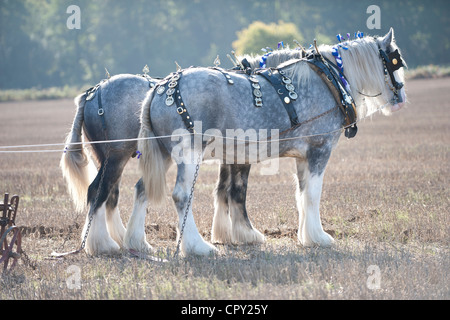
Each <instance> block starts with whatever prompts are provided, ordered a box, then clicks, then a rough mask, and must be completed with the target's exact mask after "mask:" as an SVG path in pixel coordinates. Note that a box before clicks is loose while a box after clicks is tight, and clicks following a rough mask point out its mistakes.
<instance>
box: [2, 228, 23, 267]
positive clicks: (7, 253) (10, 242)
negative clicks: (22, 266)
mask: <svg viewBox="0 0 450 320" xmlns="http://www.w3.org/2000/svg"><path fill="white" fill-rule="evenodd" d="M0 241H1V244H2V248H1V251H0V252H1V258H0V264H2V263H3V272H5V271H7V270H11V269H12V268H14V267H15V266H16V264H17V261H18V260H19V258H20V253H21V252H22V235H21V233H20V229H19V228H18V227H17V226H11V227H9V228H8V229H7V230H6V231H5V232H4V233H3V235H2V237H1V239H0ZM10 262H11V263H10ZM8 265H9V269H8Z"/></svg>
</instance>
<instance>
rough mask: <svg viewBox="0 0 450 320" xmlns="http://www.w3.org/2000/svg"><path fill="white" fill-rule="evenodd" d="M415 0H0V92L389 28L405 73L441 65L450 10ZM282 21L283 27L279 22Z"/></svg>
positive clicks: (442, 1) (157, 70)
mask: <svg viewBox="0 0 450 320" xmlns="http://www.w3.org/2000/svg"><path fill="white" fill-rule="evenodd" d="M447 2H448V0H433V1H432V3H430V5H426V4H425V3H423V2H421V1H418V0H401V1H390V0H361V1H354V0H338V1H333V0H321V1H316V2H311V1H308V0H296V1H281V0H248V1H240V0H227V1H211V0H195V1H182V0H133V1H114V0H104V1H89V0H77V1H72V0H0V89H17V88H21V89H24V88H32V87H34V88H36V89H42V88H48V87H63V86H65V85H68V86H81V85H84V84H85V83H89V84H91V85H94V84H96V83H98V81H100V80H101V79H102V78H104V75H105V71H104V70H105V68H107V69H108V70H109V71H110V72H111V74H113V75H114V74H119V73H140V72H141V71H142V68H143V67H144V66H145V65H146V64H147V65H148V66H149V68H150V72H149V74H150V75H152V76H155V77H157V76H165V75H167V74H168V73H170V72H172V71H174V70H175V65H174V61H177V62H178V63H179V64H180V65H181V66H182V67H188V66H191V65H203V66H207V65H212V63H213V60H214V58H215V57H216V56H217V55H220V57H221V61H222V65H221V66H222V67H225V68H227V67H231V63H230V62H229V61H228V59H226V58H225V56H226V54H227V53H229V52H230V51H231V50H232V49H233V48H235V49H236V50H237V52H238V53H244V52H245V53H250V52H253V53H257V54H260V53H261V51H260V49H261V48H262V47H267V46H271V47H275V46H276V45H277V43H278V42H279V41H284V42H285V43H289V44H290V45H291V46H293V44H292V40H293V39H296V40H298V41H299V42H300V43H301V44H302V45H304V46H306V47H308V46H309V44H311V43H312V41H313V39H314V38H316V39H317V41H318V43H330V44H331V43H335V42H336V38H335V35H336V34H337V33H341V34H345V33H347V32H350V33H351V34H353V33H354V32H356V31H358V30H360V31H362V32H364V33H365V34H370V35H376V34H378V35H382V34H385V33H386V32H387V31H388V30H389V28H390V27H391V26H392V27H394V29H395V36H396V39H397V42H398V44H399V46H400V47H401V48H402V54H403V56H404V58H405V60H406V62H407V63H408V65H409V67H411V68H414V67H417V66H418V65H428V64H434V65H443V64H444V65H448V64H450V58H449V55H448V52H449V49H450V40H449V38H450V37H449V35H450V21H449V17H450V6H449V5H448V3H447ZM372 4H376V5H378V6H379V7H380V10H381V20H382V21H381V27H382V28H381V30H368V29H367V27H366V20H367V18H368V17H369V15H368V14H367V13H366V10H367V7H368V6H369V5H372ZM69 5H77V6H79V7H80V11H81V29H79V30H77V29H68V28H67V25H66V22H67V19H68V18H69V17H70V14H68V13H67V12H66V11H67V7H68V6H69ZM279 21H283V22H279Z"/></svg>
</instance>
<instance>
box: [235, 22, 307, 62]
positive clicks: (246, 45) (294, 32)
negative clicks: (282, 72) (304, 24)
mask: <svg viewBox="0 0 450 320" xmlns="http://www.w3.org/2000/svg"><path fill="white" fill-rule="evenodd" d="M237 36H238V39H237V40H236V41H234V42H233V44H232V46H233V48H234V49H235V50H236V53H237V54H238V55H243V54H245V53H247V54H261V48H265V47H267V46H269V47H272V48H276V47H277V44H278V42H280V41H283V42H284V43H285V44H288V43H293V42H292V41H293V40H294V39H295V40H297V41H299V42H300V43H303V41H304V39H303V35H302V34H301V32H300V31H298V29H297V27H296V26H295V24H293V23H285V22H283V21H280V22H278V24H276V23H271V24H265V23H263V22H261V21H255V22H253V23H251V24H250V25H249V26H248V27H247V28H245V29H243V30H241V31H238V33H237Z"/></svg>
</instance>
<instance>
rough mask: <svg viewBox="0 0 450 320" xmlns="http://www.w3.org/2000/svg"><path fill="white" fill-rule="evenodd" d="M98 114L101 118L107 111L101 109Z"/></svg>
mask: <svg viewBox="0 0 450 320" xmlns="http://www.w3.org/2000/svg"><path fill="white" fill-rule="evenodd" d="M97 114H98V115H99V116H102V115H104V114H105V110H103V108H100V109H98V111H97Z"/></svg>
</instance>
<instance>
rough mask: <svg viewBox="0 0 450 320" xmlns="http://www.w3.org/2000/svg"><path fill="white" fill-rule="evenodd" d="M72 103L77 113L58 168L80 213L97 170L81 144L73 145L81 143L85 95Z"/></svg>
mask: <svg viewBox="0 0 450 320" xmlns="http://www.w3.org/2000/svg"><path fill="white" fill-rule="evenodd" d="M74 102H75V105H76V106H77V113H76V115H75V119H74V120H73V125H72V130H71V131H70V133H69V134H68V135H67V139H66V143H67V146H66V149H65V152H64V153H63V155H62V157H61V161H60V166H61V170H62V174H63V177H64V178H65V180H66V183H67V186H68V188H69V192H70V195H71V196H72V199H73V201H74V203H75V206H76V209H77V211H82V210H83V209H84V208H85V206H86V199H87V191H88V188H89V184H90V183H91V181H92V180H93V178H94V177H95V174H96V173H97V170H96V168H95V165H94V163H93V162H92V160H91V158H90V157H89V156H88V155H87V154H86V151H85V149H84V147H83V144H74V143H80V142H82V141H81V140H82V139H81V132H82V127H83V122H84V106H85V104H86V94H81V95H79V96H77V97H76V98H75V100H74Z"/></svg>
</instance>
